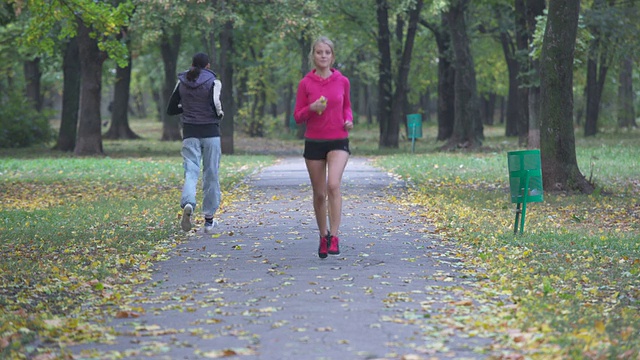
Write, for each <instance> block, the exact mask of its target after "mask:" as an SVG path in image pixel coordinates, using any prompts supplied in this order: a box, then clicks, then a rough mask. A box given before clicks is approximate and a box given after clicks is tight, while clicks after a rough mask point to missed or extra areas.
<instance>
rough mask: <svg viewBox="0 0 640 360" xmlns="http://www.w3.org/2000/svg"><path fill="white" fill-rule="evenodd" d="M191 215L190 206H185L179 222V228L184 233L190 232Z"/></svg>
mask: <svg viewBox="0 0 640 360" xmlns="http://www.w3.org/2000/svg"><path fill="white" fill-rule="evenodd" d="M191 213H193V206H191V204H187V205H185V206H184V209H182V220H181V221H180V226H182V230H184V231H189V230H191Z"/></svg>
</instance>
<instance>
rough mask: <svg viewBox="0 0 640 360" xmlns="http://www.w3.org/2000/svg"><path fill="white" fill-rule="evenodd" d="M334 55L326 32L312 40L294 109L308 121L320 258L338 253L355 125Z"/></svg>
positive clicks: (306, 144) (301, 120)
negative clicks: (344, 177) (344, 184)
mask: <svg viewBox="0 0 640 360" xmlns="http://www.w3.org/2000/svg"><path fill="white" fill-rule="evenodd" d="M335 60H336V58H335V51H334V44H333V42H332V41H331V40H329V39H328V38H327V37H324V36H323V37H320V38H318V39H317V40H316V41H315V42H314V43H313V44H312V46H311V51H310V52H309V62H310V64H311V65H312V68H313V70H311V71H310V72H309V73H308V74H306V75H305V76H304V77H303V78H302V79H301V80H300V82H299V84H298V91H297V94H296V105H295V109H294V119H295V121H296V123H297V124H302V123H304V124H306V130H305V134H304V138H305V141H304V153H303V157H304V159H305V164H306V166H307V171H308V172H309V179H310V180H311V187H312V189H313V210H314V212H315V216H316V222H317V224H318V231H319V232H320V244H319V246H318V256H319V257H320V258H322V259H324V258H326V257H327V254H334V255H335V254H340V245H339V242H340V239H339V238H338V234H339V230H340V222H341V217H342V194H341V190H340V186H341V183H342V175H343V173H344V169H345V167H346V166H347V161H348V159H349V155H350V154H351V151H350V150H349V130H351V129H352V128H353V114H352V111H351V96H350V87H351V85H350V82H349V79H348V78H347V77H346V76H344V75H342V74H341V73H340V71H338V70H337V69H335V68H333V67H332V66H333V64H334V63H335ZM327 200H328V201H327ZM327 213H328V218H329V219H328V223H327Z"/></svg>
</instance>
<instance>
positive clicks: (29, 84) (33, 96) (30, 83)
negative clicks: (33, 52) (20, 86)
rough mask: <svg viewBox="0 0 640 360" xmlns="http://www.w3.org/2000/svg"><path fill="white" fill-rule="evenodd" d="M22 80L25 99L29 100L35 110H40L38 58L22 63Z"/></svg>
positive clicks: (40, 73)
mask: <svg viewBox="0 0 640 360" xmlns="http://www.w3.org/2000/svg"><path fill="white" fill-rule="evenodd" d="M24 78H25V82H26V96H27V99H30V100H31V103H32V104H33V106H34V108H35V109H36V110H38V111H40V110H42V93H41V89H40V88H41V86H40V79H41V78H42V72H41V71H40V58H39V57H36V58H34V59H33V60H27V61H25V62H24Z"/></svg>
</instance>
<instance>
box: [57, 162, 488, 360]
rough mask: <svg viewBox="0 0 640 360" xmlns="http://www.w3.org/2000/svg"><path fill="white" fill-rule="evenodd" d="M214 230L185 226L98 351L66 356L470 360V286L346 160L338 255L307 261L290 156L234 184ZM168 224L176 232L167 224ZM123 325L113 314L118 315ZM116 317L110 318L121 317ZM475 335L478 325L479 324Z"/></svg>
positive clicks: (451, 260)
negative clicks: (182, 238) (237, 197)
mask: <svg viewBox="0 0 640 360" xmlns="http://www.w3.org/2000/svg"><path fill="white" fill-rule="evenodd" d="M248 185H249V187H248V191H246V193H245V194H244V195H243V196H242V197H241V201H239V202H237V203H235V204H232V205H231V206H230V207H228V208H226V209H225V211H224V212H223V213H222V214H221V216H220V220H221V221H220V227H219V228H218V233H217V234H213V235H206V234H203V233H202V230H201V229H200V228H198V229H197V230H196V231H194V232H193V233H191V234H190V235H189V238H188V241H186V242H185V243H184V244H181V245H179V246H178V247H177V248H176V250H175V251H174V253H173V254H171V258H170V259H169V260H167V261H163V262H161V263H158V264H157V265H156V271H155V273H154V275H153V281H152V282H150V283H149V284H147V286H145V287H143V288H141V289H140V291H139V293H138V294H139V296H138V297H137V298H136V300H135V301H134V302H133V304H132V306H133V308H132V310H131V314H132V315H133V314H134V313H140V316H139V317H129V318H126V317H125V318H121V319H115V320H113V321H112V322H111V325H112V326H113V327H114V328H115V330H116V331H117V332H118V335H117V336H116V337H114V338H113V343H112V344H87V345H83V346H76V347H72V348H70V349H68V350H70V351H72V352H73V354H74V356H75V357H76V358H114V357H124V358H147V357H150V358H156V359H165V358H166V359H201V358H221V357H238V358H241V359H432V358H435V359H443V358H455V359H462V358H468V359H481V358H487V357H489V356H490V355H491V353H492V351H491V348H492V343H493V339H492V335H491V334H487V333H484V334H483V333H479V332H478V331H477V330H474V329H477V328H478V326H477V324H475V325H474V326H471V325H470V324H472V323H474V322H478V321H480V320H479V318H478V317H477V316H476V315H478V314H480V313H485V314H484V315H485V316H486V312H487V311H490V309H491V305H490V304H487V303H485V302H484V301H478V299H479V298H481V297H478V296H477V293H478V286H477V284H476V283H475V282H476V280H475V278H474V277H473V276H472V275H470V274H472V273H473V271H470V272H469V271H466V270H465V269H464V264H463V263H462V262H461V261H460V259H459V258H458V257H457V256H456V250H455V248H453V247H451V246H449V245H447V243H446V241H444V240H442V239H440V238H438V237H437V236H436V235H434V234H433V233H432V230H431V229H430V227H429V224H428V219H425V218H421V217H419V216H415V214H414V213H413V210H412V209H411V208H407V207H406V206H402V205H399V204H398V202H394V201H392V199H393V198H394V197H396V196H397V197H399V196H400V195H401V194H402V193H403V191H404V186H405V185H404V184H403V183H402V182H400V181H397V180H395V179H394V178H393V177H392V176H389V175H387V174H385V173H383V172H381V171H379V170H377V169H375V168H374V167H372V166H371V165H370V164H369V163H368V162H367V160H366V159H364V158H357V157H353V158H351V159H350V162H349V164H348V165H347V170H346V172H345V176H344V183H343V189H342V192H343V200H344V201H343V223H342V228H341V234H340V239H341V244H340V247H341V252H342V253H341V254H340V255H330V256H329V257H328V258H327V259H319V258H318V256H317V246H318V239H317V230H316V224H315V218H314V216H313V211H312V206H311V189H310V186H309V180H308V176H307V172H306V169H305V168H304V162H303V159H302V158H301V157H296V158H284V159H281V160H280V161H279V162H278V163H277V164H276V165H274V166H271V167H268V168H265V169H263V171H261V172H260V173H258V174H256V175H254V176H253V177H252V178H250V179H249V180H248ZM176 226H178V223H177V221H176ZM125 315H126V313H125ZM122 317H124V316H122ZM480 327H481V326H480Z"/></svg>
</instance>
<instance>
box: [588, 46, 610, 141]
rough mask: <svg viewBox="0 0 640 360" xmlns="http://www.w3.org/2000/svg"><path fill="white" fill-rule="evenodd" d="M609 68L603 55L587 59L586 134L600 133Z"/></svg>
mask: <svg viewBox="0 0 640 360" xmlns="http://www.w3.org/2000/svg"><path fill="white" fill-rule="evenodd" d="M595 41H596V40H594V42H595ZM594 48H597V45H594ZM607 70H608V68H607V66H606V65H605V62H604V60H603V57H600V61H598V60H597V59H596V58H594V57H589V60H587V112H586V114H585V116H586V117H585V120H584V136H594V135H595V134H597V133H598V117H599V116H600V99H601V98H602V91H603V89H604V81H605V78H606V76H607Z"/></svg>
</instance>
